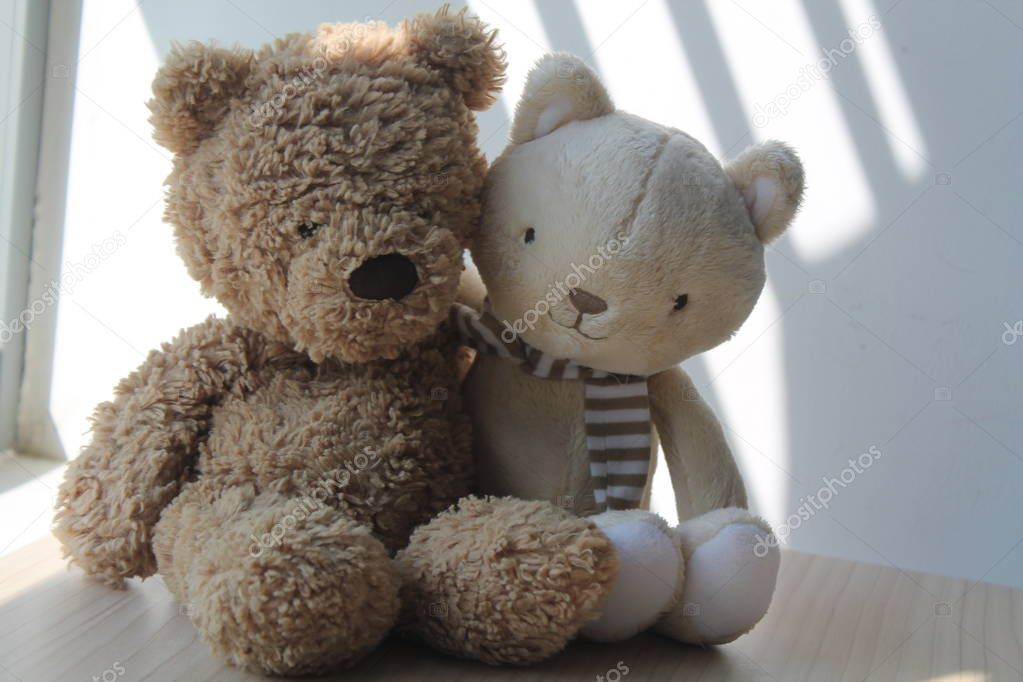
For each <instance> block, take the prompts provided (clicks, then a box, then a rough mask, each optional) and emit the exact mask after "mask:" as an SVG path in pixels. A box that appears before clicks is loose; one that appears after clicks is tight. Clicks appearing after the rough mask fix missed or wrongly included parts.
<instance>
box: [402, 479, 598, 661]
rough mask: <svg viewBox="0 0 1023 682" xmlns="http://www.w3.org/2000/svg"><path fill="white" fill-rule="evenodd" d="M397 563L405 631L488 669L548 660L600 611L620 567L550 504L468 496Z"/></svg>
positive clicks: (418, 535)
mask: <svg viewBox="0 0 1023 682" xmlns="http://www.w3.org/2000/svg"><path fill="white" fill-rule="evenodd" d="M395 562H396V564H397V566H398V570H399V572H400V574H401V576H402V580H403V585H402V597H403V599H402V601H403V604H404V606H405V608H406V609H407V613H406V615H407V618H408V629H409V630H410V631H411V632H413V633H415V634H416V635H418V636H420V637H422V638H423V639H425V640H426V641H427V642H428V643H429V644H430V645H432V646H434V647H436V648H438V649H440V650H442V651H445V652H447V653H450V654H454V655H456V656H462V657H466V658H473V659H477V660H481V661H485V662H487V663H492V664H499V663H513V664H526V663H534V662H537V661H541V660H543V659H545V658H548V657H550V656H552V655H554V654H555V653H557V652H558V651H560V650H561V649H562V648H564V646H565V644H567V643H568V642H569V640H571V639H572V638H573V637H574V636H575V635H576V634H577V633H578V632H579V628H580V627H581V626H582V625H583V624H584V623H585V622H586V621H588V620H590V619H592V618H593V617H594V616H596V614H597V609H598V608H599V606H600V604H601V603H602V601H603V600H604V599H605V597H606V596H607V593H608V591H609V590H610V588H611V582H612V580H613V579H614V575H615V572H616V569H617V561H616V557H615V551H614V548H613V547H612V545H611V542H609V540H608V538H607V537H606V536H605V535H604V533H602V532H601V531H600V530H599V529H597V528H595V527H594V525H593V524H592V523H590V521H589V520H588V519H583V518H579V517H577V516H575V515H574V514H571V513H569V512H567V511H566V510H564V509H561V508H559V507H556V506H554V505H552V504H550V503H549V502H544V501H525V500H518V499H515V498H510V497H505V498H493V497H488V498H483V499H481V498H476V497H467V498H465V499H463V500H462V501H461V502H459V503H458V505H457V506H456V507H453V508H452V509H450V510H448V511H446V512H444V513H443V514H441V515H439V516H437V517H436V518H434V519H433V520H432V521H430V522H429V523H428V524H426V525H424V526H420V527H419V528H418V529H417V530H416V531H415V533H413V535H412V539H411V541H410V542H409V545H408V547H407V548H406V549H404V550H402V551H401V552H399V553H398V556H397V558H396V559H395Z"/></svg>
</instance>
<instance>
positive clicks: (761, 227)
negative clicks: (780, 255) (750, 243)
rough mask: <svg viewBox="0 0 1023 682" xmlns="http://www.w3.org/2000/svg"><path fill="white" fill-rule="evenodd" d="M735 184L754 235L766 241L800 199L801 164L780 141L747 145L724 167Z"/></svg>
mask: <svg viewBox="0 0 1023 682" xmlns="http://www.w3.org/2000/svg"><path fill="white" fill-rule="evenodd" d="M725 170H726V172H727V173H728V175H729V177H731V178H732V182H734V183H735V186H736V187H738V188H739V193H740V194H742V198H743V200H745V202H746V210H747V211H749V216H750V220H751V221H752V222H753V227H754V228H756V231H757V237H759V238H760V241H761V242H763V243H764V244H768V243H770V242H772V241H774V240H775V239H777V238H778V237H780V236H781V234H782V232H784V231H785V228H787V227H788V226H789V223H791V222H792V218H793V217H794V216H795V215H796V211H797V210H798V209H799V204H800V202H801V201H802V200H803V164H802V163H801V162H800V161H799V157H798V156H796V152H795V151H794V150H793V149H792V148H791V147H789V146H788V145H787V144H785V143H783V142H777V141H774V140H772V141H769V142H764V143H763V144H759V145H756V146H754V147H750V148H749V149H747V150H746V151H744V152H743V153H742V154H740V155H739V157H738V158H736V159H735V160H734V161H732V162H731V163H730V164H728V166H727V167H726V168H725Z"/></svg>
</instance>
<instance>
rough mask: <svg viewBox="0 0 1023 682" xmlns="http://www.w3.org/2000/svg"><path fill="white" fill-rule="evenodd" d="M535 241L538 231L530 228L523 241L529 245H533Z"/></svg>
mask: <svg viewBox="0 0 1023 682" xmlns="http://www.w3.org/2000/svg"><path fill="white" fill-rule="evenodd" d="M534 239H536V230H534V229H533V228H531V227H530V228H529V229H527V230H526V234H525V235H523V237H522V240H523V241H524V242H526V243H527V244H532V243H533V240H534Z"/></svg>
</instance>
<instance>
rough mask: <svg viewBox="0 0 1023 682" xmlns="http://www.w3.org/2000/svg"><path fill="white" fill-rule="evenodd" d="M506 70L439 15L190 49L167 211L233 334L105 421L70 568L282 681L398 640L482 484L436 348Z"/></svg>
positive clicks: (481, 30)
mask: <svg viewBox="0 0 1023 682" xmlns="http://www.w3.org/2000/svg"><path fill="white" fill-rule="evenodd" d="M503 69H504V62H503V53H502V52H501V50H500V49H499V48H498V47H497V46H496V45H495V43H494V34H493V33H491V32H489V31H487V30H486V29H485V27H484V26H483V25H482V23H481V22H480V21H478V20H477V19H476V18H474V17H471V16H468V15H466V14H464V13H457V14H455V13H448V12H447V11H446V10H441V11H440V12H438V13H436V14H430V15H421V16H419V17H417V18H415V19H414V20H412V21H409V22H406V23H403V24H402V25H401V26H399V27H397V28H395V29H391V28H388V27H387V26H385V25H383V24H345V25H325V26H322V27H321V28H320V29H319V31H318V32H316V33H314V34H292V35H289V36H287V37H285V38H283V39H281V40H278V41H276V42H274V43H273V44H272V45H269V46H266V47H264V48H262V49H260V50H258V51H255V52H254V51H250V50H243V49H224V48H220V47H216V46H214V45H202V44H198V43H192V44H189V45H187V46H184V47H180V46H178V47H175V48H174V50H173V51H172V52H171V54H170V56H169V57H168V59H167V62H166V64H165V65H164V66H163V68H162V69H161V70H160V72H159V74H158V75H157V78H156V81H155V83H154V86H153V90H154V95H155V96H154V99H153V100H152V102H151V103H150V107H151V109H152V112H153V115H152V122H153V125H154V127H155V130H156V139H157V140H158V141H159V142H160V143H161V144H162V145H164V146H165V147H166V148H167V149H169V150H170V151H172V152H173V153H174V168H173V172H172V174H171V175H170V177H169V179H168V181H167V184H168V188H169V189H168V194H167V212H166V216H167V219H168V220H169V221H170V222H171V223H172V224H173V225H174V227H175V230H176V235H177V243H178V250H179V253H180V255H181V257H182V258H183V259H184V261H185V263H186V265H187V266H188V270H189V272H190V274H191V275H192V276H193V277H194V278H195V279H196V280H198V281H199V282H200V284H201V286H202V289H203V291H204V292H205V293H206V294H207V295H210V296H214V297H216V298H217V299H218V300H219V301H220V302H221V303H222V304H223V305H224V307H225V308H226V309H227V310H228V312H229V314H228V316H227V317H225V318H215V317H211V318H209V319H207V320H206V321H205V322H203V323H201V324H199V325H197V326H195V327H192V328H190V329H187V330H185V331H183V332H182V333H181V334H180V335H179V336H178V337H177V338H176V339H175V340H174V341H172V342H170V343H168V344H165V345H164V346H163V347H162V348H161V349H160V350H154V351H152V352H151V353H150V354H149V356H148V358H147V359H146V361H145V362H144V363H143V364H142V366H141V367H140V368H139V369H138V370H137V371H135V372H134V373H132V374H131V375H130V376H128V377H127V378H126V379H124V380H123V381H121V383H120V384H119V385H118V386H117V389H116V393H115V397H114V399H113V401H112V402H107V403H103V404H102V405H100V406H99V407H98V408H97V409H96V412H95V415H94V425H93V436H92V441H91V443H90V444H89V445H88V446H87V447H86V448H85V449H84V451H83V452H82V454H81V455H80V456H79V457H78V458H77V459H76V460H74V461H73V462H72V463H71V464H70V466H69V467H68V471H67V475H66V480H65V482H64V484H63V485H62V487H61V490H60V494H59V499H58V510H57V515H56V520H55V524H56V526H55V533H56V535H57V537H58V538H59V539H60V540H61V542H62V543H63V545H64V548H65V552H66V554H67V555H68V556H69V557H70V558H71V559H72V560H73V561H74V562H75V563H76V564H78V565H79V566H81V567H82V568H83V569H84V570H85V571H86V572H87V573H89V574H90V575H92V576H95V577H97V578H99V579H101V580H103V581H105V582H107V583H109V584H111V585H115V586H116V585H120V584H121V583H123V581H124V579H126V578H130V577H133V576H138V577H142V578H145V577H147V576H150V575H153V574H154V573H156V572H159V573H160V574H161V575H162V576H163V578H164V580H165V581H166V583H167V586H168V587H169V589H170V590H171V592H172V593H173V594H174V595H175V597H176V598H177V599H179V600H180V601H181V602H182V604H184V605H186V606H187V609H188V613H189V614H190V617H191V619H192V621H193V622H194V623H195V625H196V627H197V628H198V630H199V632H200V633H201V635H202V637H203V638H204V639H205V640H206V641H207V642H208V643H209V644H210V645H211V647H212V648H213V649H214V650H215V651H216V652H217V653H219V654H220V655H222V656H224V657H226V658H227V659H228V660H229V661H231V662H233V663H235V664H238V665H245V666H248V667H253V668H257V669H261V670H264V671H267V672H271V673H284V674H298V673H308V672H313V671H319V670H324V669H327V668H331V667H334V666H337V665H344V664H349V663H351V662H353V661H355V660H357V659H358V658H359V657H360V656H361V655H362V654H364V653H365V652H367V651H369V650H370V649H371V648H372V647H373V646H375V645H376V644H377V642H379V641H380V640H381V638H382V637H383V636H384V635H385V634H386V633H387V632H388V631H389V630H390V629H391V628H392V626H394V625H395V624H396V623H397V621H398V616H399V610H400V609H399V585H400V579H399V572H398V570H397V568H396V566H395V564H394V563H393V561H392V558H391V555H392V553H393V552H394V551H395V550H397V549H399V548H401V547H403V546H404V545H405V544H406V543H407V542H408V539H409V535H410V533H411V532H412V530H413V528H415V527H416V526H417V525H418V524H421V523H423V522H425V521H427V520H428V519H430V518H431V517H433V516H434V515H436V514H437V513H438V512H440V511H441V510H443V509H445V508H446V507H448V506H449V505H450V504H451V503H453V502H454V501H456V500H457V499H458V498H459V497H461V496H462V495H464V494H465V493H466V492H468V490H469V480H470V472H471V456H470V436H469V425H468V421H467V419H466V418H465V417H464V415H463V413H462V412H461V408H460V400H459V397H458V396H459V391H458V386H457V380H456V374H455V354H456V351H457V343H456V342H455V340H454V338H453V336H452V335H451V334H450V333H449V332H443V331H442V332H438V331H437V330H438V325H440V324H441V323H442V321H443V320H444V319H445V317H446V315H447V313H448V309H449V306H450V305H451V303H452V301H453V300H454V297H455V292H456V289H457V287H458V280H459V274H460V272H461V270H462V252H463V249H464V248H465V247H466V245H467V244H468V241H469V239H470V236H471V234H472V232H473V231H474V229H475V226H476V223H477V220H478V218H479V213H480V192H481V186H482V181H483V177H484V174H485V170H486V162H485V159H484V157H483V156H482V154H481V152H480V151H479V149H478V147H477V143H476V134H477V128H476V124H475V121H474V118H473V113H472V111H473V110H478V109H482V108H485V107H486V106H487V105H489V104H490V103H491V102H492V101H493V99H494V95H495V92H496V90H497V89H498V87H499V86H500V83H501V81H502V77H503ZM468 532H470V533H471V532H473V530H472V529H471V528H470V529H469V530H468ZM435 611H436V609H435Z"/></svg>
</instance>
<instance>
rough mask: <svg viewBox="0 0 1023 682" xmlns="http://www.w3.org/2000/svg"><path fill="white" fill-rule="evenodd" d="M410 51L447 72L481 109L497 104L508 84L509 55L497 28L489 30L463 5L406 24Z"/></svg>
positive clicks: (473, 105)
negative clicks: (507, 66) (505, 80)
mask: <svg viewBox="0 0 1023 682" xmlns="http://www.w3.org/2000/svg"><path fill="white" fill-rule="evenodd" d="M403 28H404V32H405V35H406V37H407V40H408V45H409V50H410V52H411V53H412V54H413V55H415V56H416V57H417V58H418V59H419V60H421V61H422V62H424V63H425V64H427V65H429V66H430V67H431V68H434V69H436V70H438V71H440V72H441V73H443V74H444V78H445V80H447V82H448V83H449V84H450V85H451V87H452V88H453V89H454V90H455V91H456V92H458V93H459V94H460V95H461V96H462V98H463V99H464V100H465V104H466V106H468V107H469V108H470V109H473V110H475V111H481V110H483V109H486V108H487V107H488V106H490V105H491V104H493V102H494V100H495V99H496V97H497V93H498V92H500V90H501V86H502V85H503V84H504V69H505V55H504V50H503V49H502V48H501V47H500V46H499V45H498V43H497V31H496V30H491V29H488V28H487V26H486V24H484V23H483V22H482V21H480V20H479V18H477V17H475V16H473V15H472V14H469V13H467V12H466V10H465V8H464V7H463V8H462V9H460V10H459V11H457V12H449V11H448V7H447V5H445V6H443V7H441V8H440V9H439V10H438V11H437V12H436V13H433V14H431V13H424V14H420V15H419V16H417V17H415V18H414V19H412V20H411V21H408V22H406V23H405V25H404V27H403Z"/></svg>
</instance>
